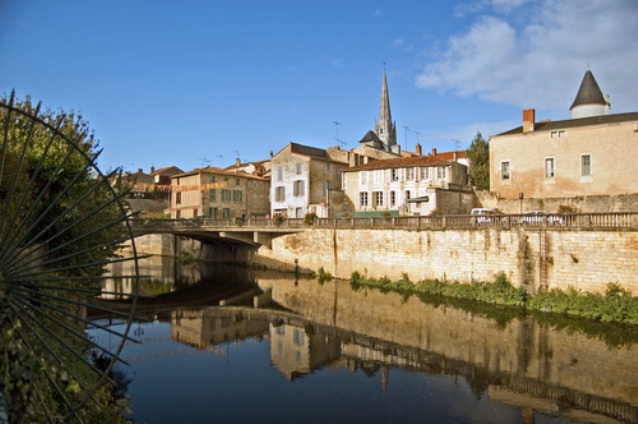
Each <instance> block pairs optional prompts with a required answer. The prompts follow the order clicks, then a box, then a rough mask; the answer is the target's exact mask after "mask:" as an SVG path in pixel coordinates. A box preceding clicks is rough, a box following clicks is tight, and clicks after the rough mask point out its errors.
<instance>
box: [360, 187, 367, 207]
mask: <svg viewBox="0 0 638 424" xmlns="http://www.w3.org/2000/svg"><path fill="white" fill-rule="evenodd" d="M359 207H362V208H367V207H368V192H367V191H362V192H361V193H359Z"/></svg>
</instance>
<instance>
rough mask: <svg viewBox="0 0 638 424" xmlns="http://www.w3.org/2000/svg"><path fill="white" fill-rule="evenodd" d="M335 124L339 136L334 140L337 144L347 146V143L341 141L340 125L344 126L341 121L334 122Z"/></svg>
mask: <svg viewBox="0 0 638 424" xmlns="http://www.w3.org/2000/svg"><path fill="white" fill-rule="evenodd" d="M332 123H333V124H335V127H337V136H336V137H335V138H334V139H335V140H337V143H339V144H341V145H342V146H344V147H345V146H346V142H345V141H343V140H341V139H340V138H339V125H342V124H341V122H339V121H332Z"/></svg>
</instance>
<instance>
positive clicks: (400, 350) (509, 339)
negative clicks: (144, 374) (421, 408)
mask: <svg viewBox="0 0 638 424" xmlns="http://www.w3.org/2000/svg"><path fill="white" fill-rule="evenodd" d="M167 269H168V268H167ZM172 271H173V274H172V275H173V276H174V275H175V272H174V270H172ZM208 272H209V273H210V272H211V271H208ZM214 272H216V273H217V274H218V276H219V278H221V279H223V280H224V281H231V280H233V281H239V282H242V283H245V282H246V281H249V282H250V283H251V284H253V283H254V284H255V285H258V286H259V288H260V289H261V292H262V293H265V294H267V296H265V297H266V298H267V299H268V300H272V302H273V303H274V304H275V305H276V306H277V309H265V308H262V309H259V308H247V307H238V306H225V307H218V306H212V307H206V308H203V309H186V308H182V309H174V310H173V311H172V313H171V336H172V338H173V339H174V340H176V341H179V342H182V343H187V344H189V345H192V346H195V347H197V348H199V349H209V348H219V347H222V346H220V345H223V344H224V343H228V342H231V341H239V340H246V339H257V340H267V341H269V342H270V361H271V365H272V367H273V368H275V369H277V370H278V371H279V372H280V373H281V374H282V375H283V376H285V378H286V379H288V380H289V381H291V382H292V381H295V380H296V379H298V378H301V377H304V376H309V375H310V374H312V373H313V372H314V371H316V370H319V369H321V368H323V367H333V368H343V369H346V370H349V371H350V372H363V373H365V374H366V375H369V376H379V378H380V384H381V385H382V388H383V390H386V388H387V387H388V384H389V383H390V381H391V378H392V375H391V374H392V370H393V369H396V368H400V369H405V370H410V371H414V372H420V373H424V374H429V375H441V374H444V375H450V376H459V377H462V378H464V379H465V380H466V381H467V383H468V384H469V386H470V387H471V389H472V391H473V392H474V393H475V395H476V396H477V397H480V396H489V397H490V399H491V400H494V401H498V402H501V403H504V404H509V405H513V406H516V407H518V408H520V410H521V411H522V413H523V416H524V421H525V422H533V413H534V411H537V412H540V413H544V414H549V415H555V414H558V413H560V416H561V417H565V418H569V419H572V420H573V421H575V422H614V421H613V420H615V421H620V422H638V352H637V349H638V345H636V343H635V341H631V340H630V341H628V342H623V343H618V344H617V345H612V344H609V343H608V342H606V341H605V338H604V337H602V336H591V335H587V334H584V333H582V332H578V331H571V330H568V329H564V328H560V327H554V326H550V325H547V324H544V323H542V322H539V321H538V320H537V319H535V318H533V317H531V316H515V315H513V316H506V317H505V318H502V317H501V318H498V317H497V318H496V319H495V318H493V317H486V316H484V315H482V314H480V313H476V312H472V311H469V310H466V309H461V308H457V307H450V306H445V305H437V304H428V303H425V302H424V301H422V300H420V299H418V298H417V297H415V296H413V297H411V298H404V297H402V296H400V295H397V294H394V293H382V292H380V291H376V290H364V289H362V290H358V291H355V290H352V289H351V288H350V286H349V285H348V284H347V283H344V282H334V281H331V282H325V283H323V284H319V283H318V282H317V280H315V279H304V278H302V277H299V278H297V279H295V278H291V276H290V275H283V276H282V274H277V273H272V272H260V271H256V270H243V271H227V270H224V269H222V268H219V269H217V270H216V271H214ZM237 272H239V273H240V274H237ZM165 277H166V275H165ZM165 277H161V278H165ZM158 278H160V277H159V274H158ZM164 281H168V282H169V284H170V282H175V280H174V279H173V280H171V279H170V278H167V277H166V279H165V280H164ZM237 284H239V283H237ZM258 303H259V304H263V298H262V299H260V302H254V305H257V304H258ZM610 420H612V421H610Z"/></svg>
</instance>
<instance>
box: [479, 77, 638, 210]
mask: <svg viewBox="0 0 638 424" xmlns="http://www.w3.org/2000/svg"><path fill="white" fill-rule="evenodd" d="M571 111H572V119H568V120H562V121H537V120H536V116H535V115H536V113H535V111H534V109H529V110H525V111H523V125H521V126H520V127H517V128H514V129H512V130H510V131H506V132H504V133H502V134H499V135H496V136H493V137H491V138H490V191H491V192H493V193H495V194H496V195H497V197H498V198H499V199H502V200H508V199H509V200H511V199H519V198H525V199H528V198H529V199H532V198H534V199H549V198H570V197H571V198H573V197H578V196H592V195H612V196H613V195H623V194H633V193H638V171H637V170H636V168H635V167H634V166H633V164H634V163H635V162H636V161H637V160H638V112H632V113H622V114H608V112H609V98H608V97H607V96H603V94H602V92H601V91H600V88H599V87H598V84H597V83H596V80H595V79H594V77H593V75H592V74H591V71H587V73H586V74H585V77H584V79H583V82H582V84H581V86H580V89H579V92H578V94H577V96H576V99H575V100H574V104H573V105H572V107H571ZM519 196H520V197H519Z"/></svg>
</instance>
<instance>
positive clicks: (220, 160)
mask: <svg viewBox="0 0 638 424" xmlns="http://www.w3.org/2000/svg"><path fill="white" fill-rule="evenodd" d="M215 157H216V158H219V163H220V164H221V167H223V166H224V155H215Z"/></svg>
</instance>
